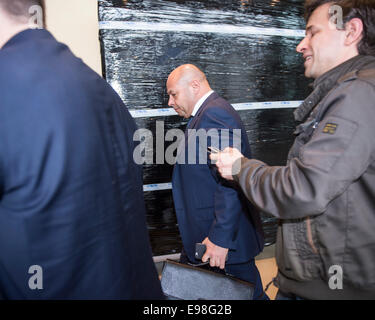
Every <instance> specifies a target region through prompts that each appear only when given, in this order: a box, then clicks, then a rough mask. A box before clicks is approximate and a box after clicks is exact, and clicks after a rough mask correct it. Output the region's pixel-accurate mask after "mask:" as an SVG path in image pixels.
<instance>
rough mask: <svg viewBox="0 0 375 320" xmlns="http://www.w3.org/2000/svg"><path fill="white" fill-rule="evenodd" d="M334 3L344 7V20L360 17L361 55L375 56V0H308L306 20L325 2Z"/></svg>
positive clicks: (306, 3)
mask: <svg viewBox="0 0 375 320" xmlns="http://www.w3.org/2000/svg"><path fill="white" fill-rule="evenodd" d="M326 3H332V5H338V6H340V7H341V8H342V12H343V22H344V23H347V22H349V21H350V20H351V19H353V18H359V19H361V20H362V23H363V37H362V39H361V41H360V43H359V44H358V52H359V54H361V55H372V56H375V1H374V0H336V1H334V0H306V2H305V20H306V22H307V21H308V20H309V19H310V17H311V15H312V13H313V12H314V11H315V9H317V8H318V7H320V6H321V5H323V4H326Z"/></svg>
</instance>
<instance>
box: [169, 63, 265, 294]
mask: <svg viewBox="0 0 375 320" xmlns="http://www.w3.org/2000/svg"><path fill="white" fill-rule="evenodd" d="M167 92H168V95H169V101H168V105H169V106H171V107H173V108H174V110H175V111H176V112H177V113H178V115H180V116H181V117H184V118H186V119H188V118H191V120H190V121H189V123H188V125H187V130H186V132H185V141H184V142H185V143H184V144H183V148H185V150H184V151H185V152H182V154H183V155H184V156H183V159H181V158H179V159H178V161H177V163H176V165H175V167H174V170H173V178H172V184H173V199H174V204H175V209H176V215H177V219H178V226H179V229H180V234H181V237H182V242H183V250H182V253H181V262H185V263H186V262H188V263H193V264H197V263H200V262H201V261H198V260H196V259H195V244H196V243H199V242H202V243H204V244H205V245H206V247H207V250H206V252H205V254H204V256H203V258H202V261H203V262H206V261H209V264H210V266H211V267H212V268H215V269H216V270H220V269H223V270H225V271H226V272H227V273H228V274H231V275H233V276H235V277H237V278H239V279H242V280H245V281H249V282H252V283H254V284H255V292H254V299H267V298H268V297H267V295H265V294H264V293H263V287H262V283H261V279H260V276H259V272H258V270H257V268H256V266H255V263H254V257H255V256H256V255H257V254H259V253H260V252H261V251H262V249H263V244H264V240H263V232H262V227H261V222H260V217H259V214H258V212H256V211H255V209H254V207H252V206H251V204H250V203H249V202H248V201H247V200H246V197H245V196H244V195H243V193H242V191H241V190H240V189H239V188H236V187H235V186H233V185H231V184H230V183H228V182H227V181H225V179H222V178H220V175H219V174H218V173H217V171H216V169H215V166H214V165H211V163H210V161H209V160H207V158H208V157H207V155H208V153H207V146H208V147H210V146H215V147H217V148H224V147H225V146H228V145H233V143H234V141H235V140H237V141H239V144H240V145H239V146H238V147H240V148H241V150H242V152H243V153H244V154H247V155H248V156H250V154H251V153H250V146H249V142H248V139H247V136H246V131H245V129H244V127H243V124H242V122H241V119H240V117H239V115H238V114H237V112H236V111H235V110H234V109H233V107H232V106H231V105H230V104H229V103H228V102H227V101H226V100H224V99H223V98H220V97H219V95H218V94H217V93H216V92H214V91H213V90H212V89H211V87H210V85H209V83H208V81H207V79H206V76H205V74H204V73H203V72H202V71H201V70H200V69H198V68H197V67H196V66H194V65H191V64H186V65H182V66H180V67H178V68H176V69H175V70H174V71H173V72H172V73H171V74H170V75H169V77H168V80H167ZM236 129H237V130H236ZM198 130H199V131H198ZM212 130H214V131H212ZM197 132H201V133H202V132H203V133H208V132H210V133H212V132H216V133H217V135H209V134H207V136H204V135H203V138H207V139H206V141H202V135H199V136H200V138H199V139H197V136H198V134H197V135H195V133H197ZM236 133H239V134H238V135H237V136H236ZM192 142H193V143H192ZM179 151H180V150H179ZM196 151H198V152H196ZM202 153H203V155H204V159H203V160H206V161H202ZM180 154H181V153H180ZM199 157H200V158H199ZM227 256H228V260H227V261H226V257H227ZM219 268H220V269H219Z"/></svg>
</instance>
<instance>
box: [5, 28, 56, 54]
mask: <svg viewBox="0 0 375 320" xmlns="http://www.w3.org/2000/svg"><path fill="white" fill-rule="evenodd" d="M49 37H53V36H52V34H51V33H50V32H49V31H47V30H45V29H26V30H23V31H21V32H19V33H17V34H16V35H14V36H13V37H12V38H10V39H9V40H8V41H7V42H6V43H5V44H4V45H3V48H2V50H4V49H6V48H10V47H12V46H14V45H17V44H18V43H22V42H25V41H29V40H36V39H44V38H49Z"/></svg>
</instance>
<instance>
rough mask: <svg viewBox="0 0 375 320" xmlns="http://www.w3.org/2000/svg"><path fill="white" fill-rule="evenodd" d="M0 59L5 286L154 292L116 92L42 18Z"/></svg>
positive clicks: (16, 295)
mask: <svg viewBox="0 0 375 320" xmlns="http://www.w3.org/2000/svg"><path fill="white" fill-rule="evenodd" d="M0 70H1V72H0V292H1V293H2V295H3V297H5V298H10V299H25V298H31V299H38V298H41V299H48V298H52V299H65V298H67V299H147V298H153V299H154V298H156V299H157V298H160V297H161V288H160V283H159V281H158V278H157V273H156V270H155V267H154V264H153V261H152V257H151V250H150V245H149V239H148V234H147V230H146V221H145V209H144V205H143V203H144V202H143V191H142V172H141V168H140V167H139V166H138V165H136V164H135V163H134V162H133V158H132V156H133V149H134V143H133V139H132V138H133V132H134V130H136V126H135V123H134V121H133V119H132V118H131V116H130V114H129V112H128V111H127V109H126V107H125V106H124V105H123V103H122V102H121V100H120V98H119V96H118V95H117V94H116V93H115V92H114V90H112V88H111V87H110V86H109V85H108V84H107V83H106V82H105V81H104V80H103V79H102V78H100V77H99V76H98V75H97V74H96V73H95V72H93V71H92V70H91V69H89V68H88V67H87V66H86V65H85V64H84V63H83V62H82V61H81V60H80V59H78V58H76V57H75V56H74V55H73V54H72V53H71V51H70V50H69V49H68V47H66V46H65V45H63V44H61V43H58V42H57V41H56V40H55V39H54V38H53V37H52V35H51V34H50V33H49V32H47V31H46V30H26V31H24V32H21V33H19V34H17V35H16V36H15V37H13V38H12V39H11V40H10V41H9V42H8V43H7V44H6V45H5V46H4V47H3V49H2V50H0ZM33 265H38V266H40V267H41V268H42V271H43V278H42V280H43V281H42V283H43V289H41V290H39V289H35V290H32V289H30V287H29V280H30V278H32V277H33V275H35V274H34V273H33V272H31V273H29V272H28V271H29V268H30V267H31V266H33Z"/></svg>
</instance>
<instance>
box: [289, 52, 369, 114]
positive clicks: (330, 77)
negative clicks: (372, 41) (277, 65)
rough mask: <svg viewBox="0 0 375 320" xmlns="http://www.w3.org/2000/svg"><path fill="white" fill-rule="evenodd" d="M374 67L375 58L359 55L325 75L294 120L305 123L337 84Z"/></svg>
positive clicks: (314, 85) (316, 81)
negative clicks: (349, 76) (348, 76)
mask: <svg viewBox="0 0 375 320" xmlns="http://www.w3.org/2000/svg"><path fill="white" fill-rule="evenodd" d="M374 67H375V57H372V56H362V55H358V56H356V57H354V58H351V59H349V60H347V61H345V62H344V63H342V64H340V65H339V66H337V67H335V68H333V69H332V70H330V71H328V72H326V73H324V74H323V75H321V76H320V77H319V78H317V79H316V80H315V81H314V83H313V87H314V91H313V92H312V93H311V94H310V95H309V96H308V97H307V98H306V100H305V101H304V102H303V103H302V104H301V105H300V106H299V107H298V108H297V109H296V110H295V111H294V118H295V119H296V120H297V121H304V120H305V119H306V117H307V116H308V115H309V114H310V112H311V111H312V110H313V109H314V107H315V106H316V105H317V104H318V103H319V102H320V101H321V100H322V99H323V98H324V97H325V96H326V95H327V94H328V92H329V91H331V89H332V88H333V87H334V86H335V84H336V83H338V82H340V81H342V80H343V79H345V78H346V76H347V75H353V74H355V73H357V72H358V71H359V70H362V69H368V68H374Z"/></svg>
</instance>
